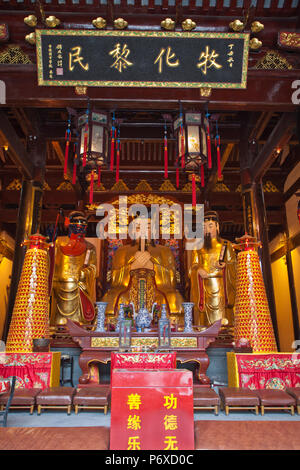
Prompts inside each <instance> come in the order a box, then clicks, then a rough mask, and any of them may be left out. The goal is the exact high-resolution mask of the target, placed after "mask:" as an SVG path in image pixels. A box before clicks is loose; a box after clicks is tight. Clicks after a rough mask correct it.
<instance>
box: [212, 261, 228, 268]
mask: <svg viewBox="0 0 300 470" xmlns="http://www.w3.org/2000/svg"><path fill="white" fill-rule="evenodd" d="M225 266H226V263H224V261H221V262H220V261H217V262H216V264H215V268H216V269H223V268H225Z"/></svg>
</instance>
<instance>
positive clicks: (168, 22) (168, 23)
mask: <svg viewBox="0 0 300 470" xmlns="http://www.w3.org/2000/svg"><path fill="white" fill-rule="evenodd" d="M160 26H161V27H162V28H164V29H167V30H169V31H171V30H172V29H175V21H173V20H172V19H171V18H166V19H165V20H163V21H162V22H161V23H160Z"/></svg>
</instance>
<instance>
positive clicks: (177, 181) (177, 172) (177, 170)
mask: <svg viewBox="0 0 300 470" xmlns="http://www.w3.org/2000/svg"><path fill="white" fill-rule="evenodd" d="M176 188H177V189H179V168H178V167H177V168H176Z"/></svg>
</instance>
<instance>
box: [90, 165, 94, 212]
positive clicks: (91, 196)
mask: <svg viewBox="0 0 300 470" xmlns="http://www.w3.org/2000/svg"><path fill="white" fill-rule="evenodd" d="M93 199H94V172H93V171H92V173H91V185H90V204H93Z"/></svg>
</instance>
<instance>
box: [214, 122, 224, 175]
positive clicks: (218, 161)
mask: <svg viewBox="0 0 300 470" xmlns="http://www.w3.org/2000/svg"><path fill="white" fill-rule="evenodd" d="M215 145H216V147H217V171H218V180H221V179H222V169H221V152H220V135H219V130H218V123H217V122H216V138H215Z"/></svg>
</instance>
